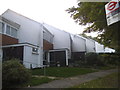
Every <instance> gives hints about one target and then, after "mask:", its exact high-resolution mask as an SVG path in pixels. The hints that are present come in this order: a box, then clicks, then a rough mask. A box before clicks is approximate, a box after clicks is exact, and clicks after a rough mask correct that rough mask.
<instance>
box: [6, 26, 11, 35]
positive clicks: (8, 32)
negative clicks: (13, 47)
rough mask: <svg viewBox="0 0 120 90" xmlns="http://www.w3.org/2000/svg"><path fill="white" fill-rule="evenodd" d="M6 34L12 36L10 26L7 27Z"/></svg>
mask: <svg viewBox="0 0 120 90" xmlns="http://www.w3.org/2000/svg"><path fill="white" fill-rule="evenodd" d="M6 34H9V35H10V26H8V25H7V27H6Z"/></svg>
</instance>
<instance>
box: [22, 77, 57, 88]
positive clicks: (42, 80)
mask: <svg viewBox="0 0 120 90" xmlns="http://www.w3.org/2000/svg"><path fill="white" fill-rule="evenodd" d="M52 80H55V79H50V78H48V77H32V78H31V80H30V81H28V82H27V83H25V84H24V85H22V87H28V86H36V85H40V84H43V83H48V82H50V81H52Z"/></svg>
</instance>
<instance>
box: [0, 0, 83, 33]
mask: <svg viewBox="0 0 120 90" xmlns="http://www.w3.org/2000/svg"><path fill="white" fill-rule="evenodd" d="M72 6H77V0H1V1H0V14H2V13H3V12H4V11H6V10H7V9H11V10H13V11H15V12H17V13H20V14H22V15H24V16H26V17H28V18H31V19H34V20H36V21H38V22H44V23H47V24H49V25H52V26H54V27H57V28H59V29H61V30H64V31H67V32H70V33H73V34H80V33H82V32H83V30H84V28H85V27H84V26H80V25H78V24H76V23H75V21H74V20H73V19H72V18H71V17H70V14H68V13H67V12H66V11H65V10H66V9H68V8H70V7H72Z"/></svg>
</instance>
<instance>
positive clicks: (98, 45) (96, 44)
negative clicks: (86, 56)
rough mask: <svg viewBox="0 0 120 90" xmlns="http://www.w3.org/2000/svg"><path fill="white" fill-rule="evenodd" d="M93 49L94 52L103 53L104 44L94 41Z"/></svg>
mask: <svg viewBox="0 0 120 90" xmlns="http://www.w3.org/2000/svg"><path fill="white" fill-rule="evenodd" d="M95 49H96V53H104V51H105V50H104V45H102V44H100V43H98V42H95Z"/></svg>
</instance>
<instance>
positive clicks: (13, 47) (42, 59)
mask: <svg viewBox="0 0 120 90" xmlns="http://www.w3.org/2000/svg"><path fill="white" fill-rule="evenodd" d="M0 37H2V40H1V41H2V42H0V43H1V44H2V48H1V47H0V57H1V58H2V59H3V60H8V59H11V58H18V59H20V60H21V63H22V64H23V65H24V66H25V67H26V68H38V67H44V65H47V66H57V65H58V64H59V66H68V65H69V63H71V60H73V61H74V60H80V59H84V55H85V53H89V52H96V53H105V51H106V52H108V51H109V52H112V51H113V52H114V50H113V49H110V48H105V49H104V45H101V44H99V43H98V42H96V41H94V40H92V39H88V38H84V37H82V36H79V35H73V34H70V33H68V32H65V31H63V30H60V29H58V28H55V27H53V26H50V25H48V24H45V23H39V22H36V21H34V20H31V19H29V18H27V17H25V16H23V15H20V14H18V13H16V12H14V11H12V10H9V9H8V10H7V11H5V12H4V13H3V14H2V15H1V17H0Z"/></svg>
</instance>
